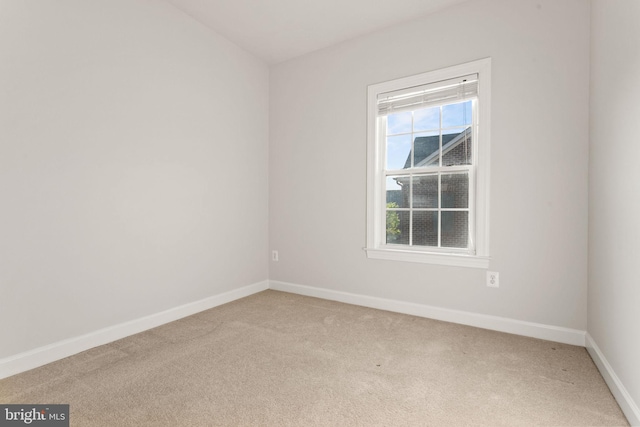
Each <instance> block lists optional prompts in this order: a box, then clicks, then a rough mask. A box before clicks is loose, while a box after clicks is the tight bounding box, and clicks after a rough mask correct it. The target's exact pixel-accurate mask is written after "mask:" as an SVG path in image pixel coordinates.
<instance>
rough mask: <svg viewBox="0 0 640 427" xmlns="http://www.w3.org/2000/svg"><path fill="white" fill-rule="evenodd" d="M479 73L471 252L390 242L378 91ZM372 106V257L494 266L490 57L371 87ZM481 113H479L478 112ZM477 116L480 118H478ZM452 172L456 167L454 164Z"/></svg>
mask: <svg viewBox="0 0 640 427" xmlns="http://www.w3.org/2000/svg"><path fill="white" fill-rule="evenodd" d="M469 74H478V79H479V83H478V96H477V100H476V101H474V102H477V106H476V108H474V110H475V112H474V114H477V115H476V116H475V117H474V123H475V124H476V125H477V126H476V129H475V132H474V138H475V139H474V143H473V146H474V147H473V149H474V150H475V152H474V155H475V159H474V164H473V166H472V173H470V175H469V178H470V180H469V185H470V191H469V222H470V224H471V226H470V227H471V230H470V234H471V235H470V236H469V237H470V239H472V242H473V245H472V246H473V250H472V251H461V250H459V249H455V248H451V249H449V248H432V247H417V246H409V245H397V244H394V245H390V244H387V243H386V232H385V230H386V225H385V224H386V182H385V178H386V174H385V164H386V159H385V156H386V141H385V136H384V135H382V134H384V133H386V132H384V123H385V122H384V120H379V115H378V95H380V94H383V93H387V92H393V91H398V90H402V89H406V88H411V87H415V86H422V85H427V84H430V83H435V82H439V81H443V80H448V79H454V78H458V77H461V76H466V75H469ZM367 103H368V110H367V247H366V248H365V250H366V253H367V257H368V258H374V259H386V260H396V261H407V262H420V263H427V264H440V265H451V266H459V267H475V268H488V267H489V260H490V257H489V159H490V145H489V144H490V141H491V139H490V123H491V58H485V59H481V60H477V61H473V62H468V63H465V64H460V65H456V66H452V67H448V68H443V69H439V70H435V71H430V72H426V73H422V74H418V75H415V76H410V77H404V78H400V79H397V80H392V81H388V82H383V83H378V84H374V85H370V86H369V87H368V98H367ZM476 112H477V113H476ZM476 120H477V122H476ZM451 170H452V171H453V168H451Z"/></svg>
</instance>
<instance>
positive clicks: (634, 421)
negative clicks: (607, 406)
mask: <svg viewBox="0 0 640 427" xmlns="http://www.w3.org/2000/svg"><path fill="white" fill-rule="evenodd" d="M586 346H587V351H588V352H589V354H590V355H591V358H592V359H593V361H594V363H595V364H596V366H597V367H598V370H599V371H600V374H602V377H603V378H604V380H605V382H606V383H607V385H608V386H609V390H611V393H612V394H613V396H614V397H615V398H616V401H617V402H618V405H620V409H622V412H624V415H625V416H626V417H627V420H628V421H629V424H631V425H632V426H640V409H638V405H637V404H636V402H634V401H633V398H632V397H631V395H630V394H629V392H628V391H627V389H626V388H625V386H624V384H622V381H620V378H618V376H617V375H616V373H615V371H614V370H613V368H612V367H611V365H610V364H609V362H608V361H607V359H606V358H605V357H604V354H603V353H602V351H600V348H599V347H598V345H597V344H596V342H595V341H594V340H593V338H592V337H591V335H589V333H587V336H586Z"/></svg>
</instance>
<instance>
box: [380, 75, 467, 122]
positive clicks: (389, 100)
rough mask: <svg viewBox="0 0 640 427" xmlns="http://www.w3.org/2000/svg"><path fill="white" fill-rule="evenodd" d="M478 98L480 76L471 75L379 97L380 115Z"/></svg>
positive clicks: (387, 93)
mask: <svg viewBox="0 0 640 427" xmlns="http://www.w3.org/2000/svg"><path fill="white" fill-rule="evenodd" d="M477 96H478V75H477V74H470V75H468V76H464V77H458V78H455V79H450V80H443V81H440V82H436V83H431V84H428V85H422V86H415V87H411V88H407V89H402V90H397V91H393V92H386V93H381V94H379V95H378V115H379V116H384V115H387V114H392V113H397V112H400V111H410V110H415V109H418V108H425V107H429V106H436V105H442V104H449V103H452V102H456V101H463V100H468V99H473V98H475V97H477Z"/></svg>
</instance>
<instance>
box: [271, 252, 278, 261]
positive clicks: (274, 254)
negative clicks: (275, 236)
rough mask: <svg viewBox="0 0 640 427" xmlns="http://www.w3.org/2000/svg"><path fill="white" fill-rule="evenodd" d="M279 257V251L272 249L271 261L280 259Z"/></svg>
mask: <svg viewBox="0 0 640 427" xmlns="http://www.w3.org/2000/svg"><path fill="white" fill-rule="evenodd" d="M279 259H280V258H279V255H278V251H271V261H278V260H279Z"/></svg>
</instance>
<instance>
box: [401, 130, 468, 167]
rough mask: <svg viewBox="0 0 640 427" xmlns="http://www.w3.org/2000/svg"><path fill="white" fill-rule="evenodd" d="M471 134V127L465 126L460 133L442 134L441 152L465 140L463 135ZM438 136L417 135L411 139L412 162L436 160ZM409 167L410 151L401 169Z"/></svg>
mask: <svg viewBox="0 0 640 427" xmlns="http://www.w3.org/2000/svg"><path fill="white" fill-rule="evenodd" d="M470 135H471V128H467V129H465V130H464V131H462V132H460V133H449V134H444V135H442V152H443V153H444V154H446V153H447V152H448V151H450V150H451V149H453V148H455V147H456V146H457V145H458V144H460V143H461V142H462V141H464V140H465V136H470ZM439 148H440V136H439V135H433V136H418V137H416V139H415V140H414V141H413V149H414V150H415V158H414V164H415V165H416V166H418V165H421V164H422V165H425V164H428V163H431V162H432V161H434V160H437V159H438V157H440V150H439ZM410 167H411V152H409V155H408V156H407V160H406V161H405V163H404V167H403V169H408V168H410Z"/></svg>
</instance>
